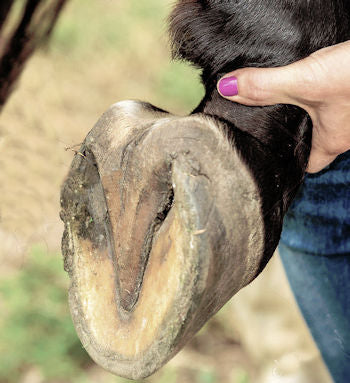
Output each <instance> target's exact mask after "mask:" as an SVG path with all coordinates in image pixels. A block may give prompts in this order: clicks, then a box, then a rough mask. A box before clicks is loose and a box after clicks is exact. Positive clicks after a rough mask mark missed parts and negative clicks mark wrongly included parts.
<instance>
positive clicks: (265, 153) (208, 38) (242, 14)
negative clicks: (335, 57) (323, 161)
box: [170, 0, 350, 270]
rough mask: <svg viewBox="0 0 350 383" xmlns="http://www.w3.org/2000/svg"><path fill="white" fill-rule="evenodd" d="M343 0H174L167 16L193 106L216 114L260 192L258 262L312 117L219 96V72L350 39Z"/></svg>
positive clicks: (293, 57)
mask: <svg viewBox="0 0 350 383" xmlns="http://www.w3.org/2000/svg"><path fill="white" fill-rule="evenodd" d="M349 20H350V1H349V0H313V1H305V0H294V1H291V0H181V1H179V2H178V3H177V5H176V6H175V8H174V10H173V12H172V14H171V16H170V35H171V41H172V52H173V56H174V57H175V58H180V59H183V60H188V61H189V62H191V63H192V64H193V65H195V66H196V67H198V68H200V69H201V70H202V82H203V84H204V87H205V91H206V92H205V96H204V98H203V100H202V101H201V103H200V105H199V106H198V107H197V108H196V109H195V110H194V113H205V114H207V115H210V116H213V117H215V118H217V119H218V120H220V121H221V123H222V125H223V127H224V128H225V130H226V133H227V135H228V137H231V140H232V144H233V145H234V147H235V149H237V150H238V151H239V153H240V155H241V157H242V158H243V159H244V161H245V163H246V164H247V165H248V167H249V168H250V169H251V171H252V173H253V174H254V177H255V179H256V181H257V184H258V186H259V189H260V192H261V196H262V201H263V202H262V204H263V206H262V210H263V214H264V223H265V258H264V262H263V264H262V265H261V268H260V270H261V269H262V268H263V267H264V266H265V264H266V263H267V261H268V260H269V258H270V257H271V255H272V253H273V251H274V249H275V248H276V246H277V244H278V241H279V237H280V232H281V227H282V219H283V216H284V214H285V213H286V211H287V209H288V207H289V205H290V203H291V202H292V200H293V198H294V197H295V194H296V192H297V189H298V187H299V186H300V184H301V182H302V180H303V177H304V174H305V169H306V166H307V161H308V158H309V154H310V145H311V134H312V122H311V119H310V117H309V116H308V115H307V113H306V112H305V111H304V110H302V109H300V108H298V107H296V106H292V105H275V106H268V107H248V106H244V105H240V104H236V103H232V102H231V101H228V100H226V99H224V98H222V97H221V96H220V95H219V94H218V92H217V89H216V83H217V81H218V79H219V78H220V77H221V76H222V75H223V74H225V73H227V72H230V71H233V70H235V69H239V68H243V67H277V66H282V65H287V64H289V63H292V62H294V61H297V60H300V59H302V58H304V57H306V56H308V55H310V54H311V53H312V52H314V51H316V50H318V49H321V48H323V47H326V46H329V45H333V44H336V43H339V42H342V41H346V40H349V39H350V24H349Z"/></svg>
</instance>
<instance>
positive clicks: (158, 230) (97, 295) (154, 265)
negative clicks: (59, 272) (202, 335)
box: [61, 101, 264, 379]
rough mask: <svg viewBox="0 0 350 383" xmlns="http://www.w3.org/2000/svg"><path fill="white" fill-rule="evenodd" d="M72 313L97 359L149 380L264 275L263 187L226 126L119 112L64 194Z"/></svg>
mask: <svg viewBox="0 0 350 383" xmlns="http://www.w3.org/2000/svg"><path fill="white" fill-rule="evenodd" d="M61 204H62V212H61V217H62V219H63V221H64V224H65V232H64V236H63V241H62V249H63V255H64V258H65V269H66V270H67V271H68V272H69V275H70V278H71V286H70V291H69V303H70V309H71V314H72V317H73V321H74V325H75V327H76V330H77V333H78V335H79V337H80V339H81V341H82V343H83V345H84V347H85V348H86V350H87V351H88V353H89V354H90V355H91V357H92V358H93V359H94V360H95V361H96V362H97V363H98V364H100V365H101V366H102V367H104V368H105V369H107V370H109V371H111V372H112V373H115V374H117V375H120V376H124V377H127V378H131V379H139V378H144V377H146V376H149V375H150V374H152V373H153V372H155V371H156V370H157V369H159V368H160V367H161V366H162V365H163V364H164V363H165V362H166V361H168V360H169V359H170V358H171V357H172V356H173V355H174V354H175V353H176V352H178V351H179V350H180V349H181V347H182V346H183V345H184V344H185V343H186V341H187V340H189V338H190V337H191V336H192V335H193V334H194V333H195V332H196V331H198V330H199V329H200V328H201V327H202V326H203V324H204V323H205V322H206V321H207V320H208V319H209V318H210V317H211V316H212V315H213V314H214V313H216V312H217V311H218V310H219V309H220V308H221V307H222V305H223V304H224V303H225V302H227V300H228V299H230V298H231V296H232V295H233V294H234V293H236V292H237V291H238V290H239V289H241V288H242V287H243V286H245V285H246V284H248V283H249V282H250V281H251V280H252V279H253V278H254V277H255V276H256V274H257V273H258V269H259V265H260V262H261V260H262V257H263V251H264V229H263V227H264V226H263V219H262V214H261V200H260V195H259V191H258V188H257V186H256V183H255V182H254V179H253V177H252V175H251V173H250V171H249V170H248V168H247V167H246V165H245V164H244V163H243V161H242V160H241V159H240V157H239V155H238V153H237V152H235V150H234V146H232V143H230V142H229V141H228V139H227V137H225V135H224V133H223V131H222V130H221V128H220V125H219V123H218V122H216V121H215V120H214V119H211V118H209V117H205V115H192V116H189V117H177V116H174V115H171V114H169V113H166V112H163V111H160V110H158V109H156V108H154V107H152V106H151V105H149V104H145V103H141V102H135V101H124V102H120V103H118V104H115V105H114V106H112V107H111V108H110V109H109V110H108V111H107V112H106V113H105V114H104V115H103V116H102V117H101V119H100V120H99V121H98V123H97V124H96V126H95V127H94V128H93V129H92V131H91V132H90V133H89V134H88V136H87V138H86V139H85V141H84V143H83V144H82V147H81V149H80V151H79V152H78V153H77V154H76V156H75V158H74V160H73V163H72V167H71V170H70V172H69V175H68V177H67V179H66V180H65V182H64V185H63V187H62V196H61Z"/></svg>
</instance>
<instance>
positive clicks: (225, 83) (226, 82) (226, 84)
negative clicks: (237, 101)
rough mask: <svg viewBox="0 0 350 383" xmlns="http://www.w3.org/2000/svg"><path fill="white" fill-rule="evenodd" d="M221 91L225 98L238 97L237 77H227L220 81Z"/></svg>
mask: <svg viewBox="0 0 350 383" xmlns="http://www.w3.org/2000/svg"><path fill="white" fill-rule="evenodd" d="M219 91H220V93H221V94H222V95H223V96H225V97H232V96H237V94H238V84H237V77H235V76H231V77H225V78H222V79H221V80H220V81H219Z"/></svg>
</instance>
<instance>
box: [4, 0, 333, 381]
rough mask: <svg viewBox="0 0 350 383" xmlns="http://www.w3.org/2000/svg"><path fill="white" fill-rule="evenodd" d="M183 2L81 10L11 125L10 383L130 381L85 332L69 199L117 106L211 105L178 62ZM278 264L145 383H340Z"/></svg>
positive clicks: (7, 192) (109, 4) (81, 1)
mask: <svg viewBox="0 0 350 383" xmlns="http://www.w3.org/2000/svg"><path fill="white" fill-rule="evenodd" d="M172 3H173V1H169V0H71V1H69V2H68V5H67V6H66V7H65V9H64V11H63V13H62V15H61V17H60V19H59V22H58V25H57V27H56V29H55V31H54V33H53V36H52V38H51V39H50V42H49V44H48V45H46V46H45V47H44V48H41V50H39V51H38V52H37V53H36V54H35V55H34V57H33V58H32V59H31V60H30V61H29V63H28V65H27V66H26V69H25V71H24V73H23V75H22V77H21V79H20V81H19V82H18V83H17V86H16V89H15V91H14V92H13V94H12V96H11V98H10V99H9V101H8V103H7V104H6V106H5V108H4V109H3V111H2V114H1V115H0V263H1V269H0V312H1V315H0V383H13V382H16V383H18V382H19V383H41V382H50V383H54V382H57V383H58V382H67V383H69V382H78V383H89V382H106V383H109V382H114V383H122V382H127V380H126V379H122V378H118V377H115V376H113V375H111V374H109V373H107V372H105V371H103V370H102V369H101V368H99V367H98V366H97V365H96V364H95V363H94V362H93V361H92V360H91V359H90V358H89V356H88V355H87V354H86V352H85V350H84V348H83V347H82V345H81V344H80V342H79V340H78V338H77V336H76V334H75V330H74V328H73V324H72V321H71V319H70V315H69V309H68V304H67V289H68V285H69V280H68V276H67V275H66V274H65V272H64V271H63V264H62V259H61V255H60V240H61V235H62V230H63V225H62V223H61V222H60V220H59V209H60V208H59V193H60V185H61V184H62V181H63V179H64V177H65V175H66V174H67V172H68V169H69V166H70V162H71V160H72V158H73V156H74V150H75V149H76V148H78V147H79V144H80V143H81V142H82V140H83V139H84V137H85V135H86V134H87V132H88V131H89V130H90V129H91V128H92V126H93V125H94V123H95V122H96V121H97V119H98V118H99V116H100V115H101V114H102V113H103V112H104V111H105V110H106V109H107V108H108V107H109V106H110V105H111V104H113V103H115V102H117V101H120V100H124V99H140V100H145V101H149V102H151V103H152V104H154V105H156V106H158V107H160V108H163V109H166V110H169V111H171V112H173V113H178V114H186V113H189V112H190V111H191V110H192V109H193V108H194V107H195V106H196V105H197V104H198V102H199V101H200V99H201V97H202V95H203V88H202V86H201V85H200V81H199V73H198V72H197V71H196V70H195V69H194V68H191V67H189V66H188V65H187V64H185V63H179V62H171V60H170V53H169V51H170V49H169V44H168V39H167V27H166V17H167V15H168V14H169V12H170V9H171V6H172ZM275 258H276V260H275V261H274V262H272V263H271V264H270V265H269V267H268V270H267V272H266V273H264V275H263V276H262V277H261V278H260V277H259V278H258V280H257V281H256V282H254V283H253V284H252V285H251V286H250V287H249V288H248V289H244V290H243V291H242V293H240V294H238V295H237V297H235V298H234V299H233V301H232V302H231V303H229V304H227V305H226V306H225V307H224V308H223V309H222V310H221V311H220V312H219V314H218V315H216V316H215V318H213V319H212V320H211V321H210V322H209V323H208V324H207V325H206V326H205V328H203V329H202V330H201V331H200V333H199V334H198V335H197V336H196V337H195V339H193V340H192V341H191V342H190V343H189V344H188V345H187V346H186V347H185V349H184V350H183V351H181V352H180V353H179V354H178V355H177V356H176V357H175V358H174V359H173V360H172V361H170V362H169V363H168V364H167V365H166V366H165V367H164V368H162V369H161V370H160V371H159V372H158V373H156V374H155V375H154V376H152V377H150V378H148V379H146V380H145V381H146V382H151V383H176V382H181V383H187V382H189V383H192V382H193V383H216V382H220V383H221V382H224V383H251V382H258V381H259V382H260V381H264V382H287V381H288V382H304V381H305V382H320V383H321V382H327V381H329V380H327V378H325V372H324V368H323V367H322V365H321V362H320V359H319V355H318V352H317V350H316V349H315V347H314V345H313V343H312V341H311V339H310V338H309V335H308V333H307V330H306V328H305V325H304V323H303V321H302V320H301V318H300V316H299V313H298V309H297V308H296V306H295V304H294V302H293V299H292V296H291V293H290V291H289V290H288V287H287V283H286V281H285V277H284V274H283V271H282V269H281V266H280V264H279V261H278V258H277V257H275ZM305 366H306V367H305ZM305 371H306V372H305ZM310 374H311V375H310ZM290 376H294V377H295V376H297V378H295V379H294V380H286V379H285V378H286V377H287V378H288V379H289V378H290ZM298 376H299V377H298ZM310 376H311V378H310ZM305 377H306V378H305ZM264 379H265V380H264ZM297 379H299V380H297ZM303 379H305V380H303ZM322 379H326V380H322Z"/></svg>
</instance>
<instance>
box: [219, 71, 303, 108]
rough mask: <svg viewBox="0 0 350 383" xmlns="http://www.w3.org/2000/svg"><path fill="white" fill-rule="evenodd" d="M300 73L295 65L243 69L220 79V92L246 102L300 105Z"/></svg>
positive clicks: (241, 102)
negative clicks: (298, 73) (298, 75)
mask: <svg viewBox="0 0 350 383" xmlns="http://www.w3.org/2000/svg"><path fill="white" fill-rule="evenodd" d="M298 83H299V81H298V79H297V72H296V71H295V70H294V68H293V66H290V65H288V66H284V67H278V68H244V69H239V70H236V71H234V72H231V73H228V74H227V75H225V76H224V77H223V78H222V79H221V80H220V81H219V82H218V91H219V93H220V94H221V95H222V96H223V97H224V98H227V99H228V100H231V101H234V102H238V103H240V104H244V105H250V106H253V105H256V106H266V105H274V104H294V105H299V106H300V102H299V101H298V92H301V91H302V89H300V87H299V86H298Z"/></svg>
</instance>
